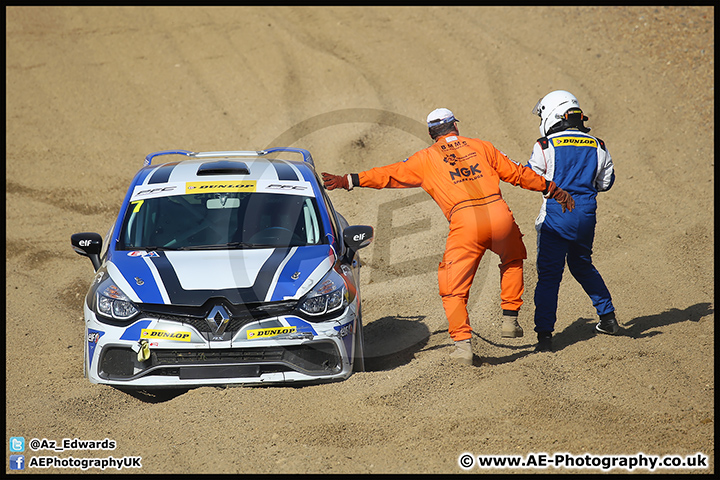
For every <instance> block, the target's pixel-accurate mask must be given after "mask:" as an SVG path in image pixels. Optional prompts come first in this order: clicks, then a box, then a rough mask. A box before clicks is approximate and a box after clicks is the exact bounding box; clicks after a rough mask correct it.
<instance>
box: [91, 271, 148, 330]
mask: <svg viewBox="0 0 720 480" xmlns="http://www.w3.org/2000/svg"><path fill="white" fill-rule="evenodd" d="M95 296H96V304H95V305H96V311H97V313H99V314H100V315H103V316H106V317H109V318H113V319H115V320H128V319H130V318H132V317H134V316H135V315H137V313H138V309H137V308H135V305H134V304H133V303H132V302H131V301H130V299H129V298H128V297H127V295H125V294H124V293H123V291H122V290H120V288H119V287H118V286H117V285H115V283H114V282H113V281H112V280H111V279H110V278H109V277H108V278H107V279H105V281H104V282H102V283H101V284H100V285H99V286H98V288H97V290H96V292H95Z"/></svg>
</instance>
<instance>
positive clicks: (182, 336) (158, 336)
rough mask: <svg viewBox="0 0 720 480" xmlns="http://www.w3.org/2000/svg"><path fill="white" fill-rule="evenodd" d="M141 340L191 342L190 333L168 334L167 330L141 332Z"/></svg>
mask: <svg viewBox="0 0 720 480" xmlns="http://www.w3.org/2000/svg"><path fill="white" fill-rule="evenodd" d="M140 338H147V339H149V340H175V341H176V342H189V341H190V332H166V331H165V330H149V329H146V328H143V329H142V330H140Z"/></svg>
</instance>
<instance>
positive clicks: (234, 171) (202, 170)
mask: <svg viewBox="0 0 720 480" xmlns="http://www.w3.org/2000/svg"><path fill="white" fill-rule="evenodd" d="M197 174H198V175H249V174H250V169H249V168H248V166H247V164H246V163H245V162H233V161H231V160H219V161H217V162H207V163H203V164H202V165H200V167H198V170H197Z"/></svg>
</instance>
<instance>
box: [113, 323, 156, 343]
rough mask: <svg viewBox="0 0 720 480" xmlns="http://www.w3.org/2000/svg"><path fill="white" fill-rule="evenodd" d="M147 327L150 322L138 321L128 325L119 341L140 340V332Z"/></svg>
mask: <svg viewBox="0 0 720 480" xmlns="http://www.w3.org/2000/svg"><path fill="white" fill-rule="evenodd" d="M148 325H150V320H140V321H139V322H137V323H134V324H132V325H130V326H129V327H128V328H126V329H125V331H124V332H123V334H122V336H120V340H130V341H133V340H140V332H142V330H143V329H144V328H147V326H148Z"/></svg>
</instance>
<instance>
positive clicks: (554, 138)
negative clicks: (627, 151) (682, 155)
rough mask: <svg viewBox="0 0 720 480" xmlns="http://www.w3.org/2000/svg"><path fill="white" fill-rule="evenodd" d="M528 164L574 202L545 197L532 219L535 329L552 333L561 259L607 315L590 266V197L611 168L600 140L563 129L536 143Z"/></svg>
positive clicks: (604, 292)
mask: <svg viewBox="0 0 720 480" xmlns="http://www.w3.org/2000/svg"><path fill="white" fill-rule="evenodd" d="M527 166H528V167H530V168H532V169H533V170H534V171H535V172H537V173H539V174H540V175H542V176H544V177H545V178H546V179H547V180H552V181H554V182H555V183H556V184H557V186H558V187H560V188H562V189H564V190H565V191H567V192H568V193H570V194H571V195H572V197H573V199H574V200H575V209H574V210H573V211H572V212H564V213H563V212H562V208H561V206H560V204H559V203H558V202H557V201H555V200H552V199H546V200H545V201H544V202H543V205H542V207H541V209H540V214H539V215H538V217H537V219H536V220H535V228H536V230H537V271H538V282H537V286H536V288H535V331H536V332H538V333H541V332H543V333H544V332H552V331H553V330H554V329H555V321H556V319H557V305H558V291H559V289H560V281H561V280H562V275H563V271H564V269H565V262H566V261H567V265H568V269H569V270H570V273H571V274H572V276H573V277H574V278H575V279H576V280H577V281H578V282H579V283H580V285H581V286H582V288H583V290H585V292H586V293H587V294H588V296H589V297H590V299H591V300H592V304H593V306H594V307H595V309H596V311H597V314H598V316H600V317H601V319H602V318H603V316H604V315H608V314H613V315H614V313H613V312H614V311H615V308H614V306H613V304H612V299H611V297H610V292H609V291H608V289H607V287H606V286H605V282H604V281H603V279H602V277H601V276H600V273H599V272H598V271H597V269H596V268H595V267H594V266H593V264H592V258H591V256H592V246H593V240H594V238H595V223H596V221H595V212H596V209H597V201H596V196H597V193H598V192H604V191H607V190H609V189H610V187H612V185H613V183H614V181H615V172H614V167H613V163H612V158H611V157H610V153H608V151H607V148H606V147H605V144H604V142H603V141H602V140H600V139H599V138H596V137H593V136H591V135H588V134H587V133H583V132H581V131H580V130H578V129H577V128H569V129H566V130H563V131H560V132H557V133H552V134H550V135H548V136H547V137H543V138H541V139H539V140H538V141H537V143H536V144H535V146H534V147H533V153H532V157H531V158H530V160H529V161H528V164H527Z"/></svg>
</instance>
